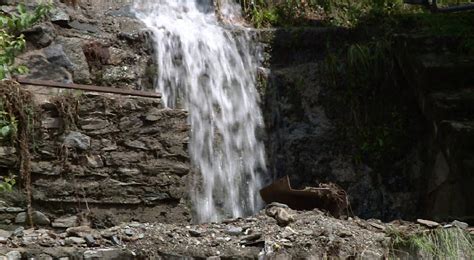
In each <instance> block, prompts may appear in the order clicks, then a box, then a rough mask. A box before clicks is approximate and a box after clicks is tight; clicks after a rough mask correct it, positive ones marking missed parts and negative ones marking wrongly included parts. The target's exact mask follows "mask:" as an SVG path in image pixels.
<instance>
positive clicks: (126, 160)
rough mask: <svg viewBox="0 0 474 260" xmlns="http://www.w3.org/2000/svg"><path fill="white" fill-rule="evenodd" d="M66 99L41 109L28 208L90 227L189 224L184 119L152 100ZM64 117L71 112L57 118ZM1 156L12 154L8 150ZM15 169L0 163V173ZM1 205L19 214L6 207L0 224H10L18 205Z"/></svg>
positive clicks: (14, 202) (183, 114)
mask: <svg viewBox="0 0 474 260" xmlns="http://www.w3.org/2000/svg"><path fill="white" fill-rule="evenodd" d="M67 97H68V98H67V99H65V98H64V97H63V98H61V96H58V97H53V98H52V99H50V101H49V102H45V103H43V104H41V110H42V112H41V117H42V119H41V120H42V122H41V133H40V137H39V138H37V140H35V146H36V152H35V153H34V159H33V161H32V163H31V168H32V179H33V186H32V192H33V202H34V208H35V209H36V210H40V211H41V212H43V213H45V214H46V215H47V216H48V217H49V218H51V217H52V218H56V217H61V216H63V215H76V214H78V213H81V214H80V215H81V216H82V217H85V219H84V220H86V219H87V220H90V221H92V222H93V224H94V225H96V226H110V225H114V224H118V223H120V222H121V221H131V220H136V221H143V222H151V221H158V222H187V221H189V219H190V213H189V210H188V208H187V205H186V194H187V192H186V178H187V176H188V174H189V172H190V164H189V157H188V152H187V140H188V130H189V128H188V125H187V123H186V118H187V113H186V112H185V111H182V110H171V109H163V108H162V107H161V102H160V100H157V99H148V98H134V97H124V96H118V95H97V94H80V95H76V97H71V96H70V95H68V96H67ZM58 104H64V105H65V106H66V107H67V109H63V108H62V109H58V108H60V107H62V106H61V105H58ZM65 110H67V111H71V112H73V113H71V114H69V113H68V114H67V115H64V114H62V113H60V112H61V111H65ZM0 151H1V152H2V153H3V154H5V155H6V154H7V153H10V156H11V155H13V154H12V153H14V149H13V148H8V147H0ZM2 158H13V156H11V157H7V156H2ZM14 163H15V160H14V159H10V160H4V159H2V160H0V169H3V172H4V173H6V171H5V170H6V169H12V168H13V166H14ZM5 196H7V197H8V196H10V195H5ZM0 200H2V199H1V198H0ZM3 200H5V201H4V202H6V204H8V205H6V206H10V207H13V206H15V207H19V208H20V209H16V210H15V212H8V211H12V210H13V209H10V210H7V208H5V210H4V212H5V213H6V214H4V215H2V218H3V219H2V221H4V223H6V224H8V223H10V222H13V221H15V217H16V215H15V214H12V213H18V212H21V211H23V210H21V208H22V206H24V202H22V201H21V200H20V201H18V200H14V199H13V200H12V199H9V198H3ZM17 222H18V221H17Z"/></svg>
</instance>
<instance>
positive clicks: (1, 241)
mask: <svg viewBox="0 0 474 260" xmlns="http://www.w3.org/2000/svg"><path fill="white" fill-rule="evenodd" d="M7 242H8V237H2V236H0V244H6V243H7Z"/></svg>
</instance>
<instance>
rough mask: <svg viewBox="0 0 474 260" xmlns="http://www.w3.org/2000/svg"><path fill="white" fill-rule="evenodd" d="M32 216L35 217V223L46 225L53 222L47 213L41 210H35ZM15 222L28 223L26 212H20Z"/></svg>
mask: <svg viewBox="0 0 474 260" xmlns="http://www.w3.org/2000/svg"><path fill="white" fill-rule="evenodd" d="M32 218H33V223H34V224H36V225H41V226H46V225H49V224H50V223H51V221H50V220H49V218H48V217H47V216H46V215H45V214H43V213H41V212H39V211H33V213H32ZM15 223H17V224H25V223H26V212H21V213H18V215H17V216H16V218H15Z"/></svg>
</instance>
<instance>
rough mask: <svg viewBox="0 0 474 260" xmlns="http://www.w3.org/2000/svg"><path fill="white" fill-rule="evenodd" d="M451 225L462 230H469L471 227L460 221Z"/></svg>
mask: <svg viewBox="0 0 474 260" xmlns="http://www.w3.org/2000/svg"><path fill="white" fill-rule="evenodd" d="M451 225H453V226H455V227H458V228H460V229H467V228H468V227H469V224H467V223H465V222H461V221H458V220H454V221H453V222H451Z"/></svg>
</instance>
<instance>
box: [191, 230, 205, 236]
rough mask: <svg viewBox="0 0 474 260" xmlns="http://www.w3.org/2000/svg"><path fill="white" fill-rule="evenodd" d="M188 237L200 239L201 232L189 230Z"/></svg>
mask: <svg viewBox="0 0 474 260" xmlns="http://www.w3.org/2000/svg"><path fill="white" fill-rule="evenodd" d="M189 235H191V236H192V237H200V236H202V232H200V231H198V230H195V229H190V230H189Z"/></svg>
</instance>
